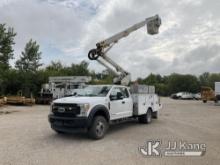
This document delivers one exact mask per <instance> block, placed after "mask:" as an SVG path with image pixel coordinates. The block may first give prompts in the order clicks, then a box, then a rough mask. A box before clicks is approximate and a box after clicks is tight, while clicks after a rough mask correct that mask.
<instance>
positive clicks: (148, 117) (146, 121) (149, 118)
mask: <svg viewBox="0 0 220 165" xmlns="http://www.w3.org/2000/svg"><path fill="white" fill-rule="evenodd" d="M152 115H153V114H152V110H151V109H148V110H147V113H146V114H144V115H141V116H139V117H138V121H139V123H144V124H149V123H151V122H152Z"/></svg>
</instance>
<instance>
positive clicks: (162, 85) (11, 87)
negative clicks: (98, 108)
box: [0, 24, 220, 97]
mask: <svg viewBox="0 0 220 165" xmlns="http://www.w3.org/2000/svg"><path fill="white" fill-rule="evenodd" d="M16 35H17V34H16V33H15V32H14V29H13V28H11V27H9V28H6V25H5V24H0V96H1V95H16V94H17V93H18V92H21V93H22V95H24V96H26V97H30V95H31V94H33V95H36V94H37V93H38V92H39V91H40V88H41V85H42V84H44V83H47V82H48V78H49V77H50V76H92V82H91V84H111V83H112V80H113V75H112V74H110V73H108V74H102V73H95V72H94V71H92V70H89V68H88V65H89V64H88V63H87V62H86V61H82V62H81V63H79V64H74V63H72V64H71V65H70V66H65V65H63V64H62V63H61V62H60V61H51V63H50V64H49V65H48V66H46V67H42V65H43V64H42V63H41V55H42V53H41V52H40V46H39V45H38V43H37V42H36V41H34V40H32V39H30V40H29V41H28V42H27V44H26V45H25V47H24V50H23V51H22V52H21V54H20V56H19V58H18V60H17V61H15V64H14V67H12V66H11V65H10V63H9V61H10V60H11V59H13V58H14V50H13V46H14V44H15V42H14V38H15V36H16ZM105 73H106V72H105ZM137 81H138V83H140V84H147V85H154V86H155V87H156V92H157V93H158V94H159V95H162V96H168V95H170V94H172V93H176V92H179V91H188V92H193V93H196V92H199V91H200V87H201V86H210V87H212V88H214V82H215V81H220V73H203V74H201V75H200V76H195V75H191V74H187V75H182V74H176V73H173V74H171V75H167V76H161V75H159V74H153V73H151V74H150V75H148V76H147V77H146V78H138V79H137Z"/></svg>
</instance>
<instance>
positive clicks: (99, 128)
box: [88, 116, 108, 140]
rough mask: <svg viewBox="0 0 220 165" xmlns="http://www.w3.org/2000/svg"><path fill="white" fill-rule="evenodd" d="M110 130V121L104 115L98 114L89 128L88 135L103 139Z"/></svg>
mask: <svg viewBox="0 0 220 165" xmlns="http://www.w3.org/2000/svg"><path fill="white" fill-rule="evenodd" d="M107 130H108V122H107V121H106V119H105V118H104V117H103V116H96V117H95V118H94V120H93V122H92V126H91V127H90V128H89V131H88V135H89V137H90V138H92V139H96V140H98V139H102V138H103V137H104V136H105V133H106V131H107Z"/></svg>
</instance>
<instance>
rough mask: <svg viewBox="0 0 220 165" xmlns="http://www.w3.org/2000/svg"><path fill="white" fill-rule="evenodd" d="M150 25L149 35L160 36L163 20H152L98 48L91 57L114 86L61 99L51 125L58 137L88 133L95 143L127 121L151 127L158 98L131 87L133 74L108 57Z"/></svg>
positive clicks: (55, 104)
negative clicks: (116, 46) (111, 76)
mask: <svg viewBox="0 0 220 165" xmlns="http://www.w3.org/2000/svg"><path fill="white" fill-rule="evenodd" d="M145 25H147V31H148V34H151V35H154V34H157V33H158V29H159V27H160V25H161V19H160V17H159V16H158V15H155V16H153V17H149V18H147V19H145V20H144V21H141V22H139V23H137V24H135V25H133V26H131V27H129V28H128V29H126V30H124V31H122V32H120V33H117V34H115V35H113V36H112V37H110V38H108V39H106V40H104V41H101V42H99V43H97V44H96V48H95V49H92V50H90V51H89V53H88V57H89V59H90V60H97V61H98V62H99V63H100V64H102V65H104V66H105V67H106V68H107V69H108V70H109V71H111V72H112V73H113V74H114V75H115V76H116V77H115V78H114V80H113V83H114V85H93V86H92V85H91V86H87V87H86V88H84V89H82V90H80V91H79V92H77V95H75V96H72V97H66V98H60V99H57V100H55V101H53V103H52V104H51V113H50V114H49V116H48V117H49V122H50V124H51V127H52V129H53V130H55V131H56V132H58V133H64V132H69V133H71V132H76V131H79V130H80V131H81V130H84V131H87V132H88V134H89V135H90V137H92V138H93V139H101V138H103V137H104V135H105V133H106V131H107V129H108V127H109V125H110V124H111V123H115V122H118V121H121V120H124V119H127V118H138V120H139V122H140V123H150V122H151V121H152V118H157V117H158V110H159V109H160V108H161V104H160V100H159V97H158V96H157V95H156V94H155V89H154V87H152V86H146V85H137V84H135V85H132V86H130V87H128V85H129V84H130V73H129V72H127V71H125V70H124V69H123V68H122V67H121V66H119V65H118V64H117V63H116V62H114V61H113V60H112V59H111V58H109V57H108V56H107V52H108V51H109V50H110V49H111V48H112V47H113V46H114V44H116V43H118V42H119V40H120V39H122V38H124V37H127V36H128V35H129V34H130V33H131V32H133V31H136V30H138V29H139V28H141V27H143V26H145Z"/></svg>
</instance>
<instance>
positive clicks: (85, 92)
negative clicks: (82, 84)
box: [76, 86, 112, 97]
mask: <svg viewBox="0 0 220 165" xmlns="http://www.w3.org/2000/svg"><path fill="white" fill-rule="evenodd" d="M111 87H112V86H88V87H86V88H84V89H82V90H80V91H78V92H77V94H76V96H82V97H83V96H84V97H85V96H89V97H91V96H94V97H105V96H106V95H107V94H108V92H109V90H110V89H111Z"/></svg>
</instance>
